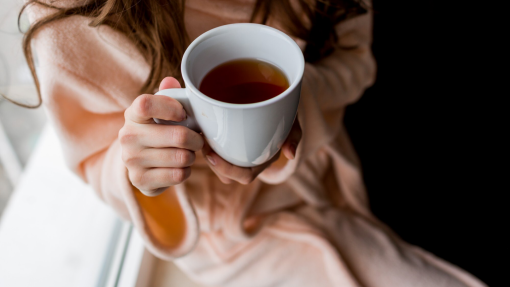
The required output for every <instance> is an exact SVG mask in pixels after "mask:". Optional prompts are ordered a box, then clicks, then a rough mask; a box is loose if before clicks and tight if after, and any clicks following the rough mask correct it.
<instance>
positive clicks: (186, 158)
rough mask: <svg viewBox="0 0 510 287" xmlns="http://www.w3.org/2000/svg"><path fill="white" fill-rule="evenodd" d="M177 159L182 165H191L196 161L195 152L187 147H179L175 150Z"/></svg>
mask: <svg viewBox="0 0 510 287" xmlns="http://www.w3.org/2000/svg"><path fill="white" fill-rule="evenodd" d="M175 161H176V162H178V163H180V164H182V165H190V164H192V163H193V162H194V161H195V153H193V152H190V151H189V150H185V149H178V150H177V151H176V152H175Z"/></svg>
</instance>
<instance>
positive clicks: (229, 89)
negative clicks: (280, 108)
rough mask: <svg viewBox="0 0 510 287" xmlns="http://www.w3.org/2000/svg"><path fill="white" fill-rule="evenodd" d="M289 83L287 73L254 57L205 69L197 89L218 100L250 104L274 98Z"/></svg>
mask: <svg viewBox="0 0 510 287" xmlns="http://www.w3.org/2000/svg"><path fill="white" fill-rule="evenodd" d="M288 87H289V81H288V80H287V77H286V76H285V74H284V73H283V72H282V71H281V70H280V69H279V68H277V67H276V66H274V65H272V64H270V63H268V62H263V61H260V60H255V59H237V60H233V61H228V62H225V63H223V64H221V65H219V66H217V67H215V68H214V69H212V70H211V71H210V72H209V73H207V75H206V76H205V77H204V79H203V80H202V83H201V84H200V91H201V92H202V93H204V94H205V95H206V96H208V97H210V98H213V99H215V100H218V101H222V102H226V103H232V104H251V103H258V102H263V101H266V100H269V99H271V98H274V97H276V96H278V95H279V94H281V93H282V92H283V91H285V90H286V89H287V88H288Z"/></svg>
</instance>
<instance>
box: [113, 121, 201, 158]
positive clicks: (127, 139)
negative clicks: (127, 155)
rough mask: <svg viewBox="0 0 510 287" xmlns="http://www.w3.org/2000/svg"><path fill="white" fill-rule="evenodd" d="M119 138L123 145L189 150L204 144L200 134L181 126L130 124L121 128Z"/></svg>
mask: <svg viewBox="0 0 510 287" xmlns="http://www.w3.org/2000/svg"><path fill="white" fill-rule="evenodd" d="M119 139H120V142H121V144H124V145H138V146H142V147H150V148H171V147H174V148H183V149H188V150H191V151H199V150H200V149H202V146H203V145H204V140H203V138H202V136H200V135H199V134H198V133H196V132H195V131H192V130H190V129H188V128H187V127H183V126H167V125H141V124H130V125H129V128H122V129H121V131H120V132H119Z"/></svg>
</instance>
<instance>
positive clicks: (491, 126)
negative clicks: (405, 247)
mask: <svg viewBox="0 0 510 287" xmlns="http://www.w3.org/2000/svg"><path fill="white" fill-rule="evenodd" d="M390 2H391V3H390ZM457 4H458V3H457ZM475 8H476V7H475ZM479 8H480V9H482V8H483V7H479ZM374 10H375V16H374V43H373V52H374V55H375V57H376V60H377V63H378V75H377V81H376V83H375V85H374V86H373V87H371V88H369V89H368V90H367V91H366V92H365V94H364V96H363V97H362V98H361V100H360V101H359V102H358V103H356V104H354V105H351V106H349V107H348V108H347V114H346V118H345V125H346V127H347V130H348V131H349V134H350V135H351V138H352V141H353V143H354V146H355V148H356V150H357V152H358V154H359V157H360V159H361V163H362V168H363V173H364V179H365V183H366V186H367V190H368V195H369V198H370V205H371V208H372V211H373V212H374V214H375V215H376V216H377V217H378V218H380V219H381V220H382V221H383V222H385V223H386V224H388V225H389V226H390V227H391V228H392V229H393V230H395V231H396V233H398V234H399V235H400V236H401V237H402V238H403V239H404V240H406V241H407V242H410V243H412V244H414V245H418V246H420V247H422V248H424V249H425V250H428V251H429V252H431V253H433V254H435V255H437V256H438V257H441V258H443V259H445V260H446V261H449V262H451V263H453V264H455V265H457V266H459V267H461V268H462V269H464V270H467V271H468V272H470V273H471V274H473V275H475V276H476V277H478V278H479V279H481V280H482V281H484V282H485V283H486V284H488V285H490V286H501V285H502V284H503V282H505V281H503V275H505V273H506V272H505V271H506V269H507V268H508V267H510V264H508V263H505V262H507V261H506V260H505V259H506V258H508V247H507V246H505V244H508V243H509V241H508V239H506V240H504V239H503V232H504V231H506V230H507V229H508V227H509V224H508V220H507V218H508V216H507V215H506V211H505V200H504V197H503V196H504V193H508V191H509V188H508V184H507V183H505V182H504V177H505V171H506V170H508V168H507V167H506V166H508V164H507V162H506V161H504V160H503V158H502V154H503V150H504V149H503V148H502V147H498V144H499V143H500V142H501V141H500V138H498V135H502V134H508V126H506V127H505V126H504V125H503V126H501V127H498V126H497V125H498V123H499V124H501V122H504V121H502V120H501V121H500V119H499V118H498V117H499V116H500V115H501V114H500V113H499V112H498V111H497V110H498V109H497V106H498V104H497V103H496V102H493V101H491V100H489V99H491V97H490V94H491V93H494V91H492V90H491V88H492V86H493V85H492V82H491V76H490V75H488V74H487V73H490V72H491V70H485V69H484V63H485V62H486V61H487V58H488V57H489V55H490V52H489V53H486V52H487V51H483V52H482V51H481V49H480V46H487V44H488V43H489V42H490V41H488V39H490V36H489V35H486V34H484V33H485V32H484V30H483V29H482V30H480V29H479V30H477V29H476V26H477V21H476V19H475V20H473V17H472V16H473V15H476V14H468V13H466V11H465V10H463V9H461V8H460V7H459V6H453V5H452V6H451V7H449V6H447V5H446V4H444V3H436V2H431V1H428V2H427V1H425V2H423V1H421V2H419V3H412V1H407V2H403V1H397V2H395V1H377V0H376V1H375V3H374ZM482 10H483V9H482ZM474 12H476V11H474ZM493 53H496V51H493ZM502 65H503V64H502ZM503 68H505V67H504V66H503ZM504 94H505V93H502V92H501V91H500V92H499V95H500V96H503V95H504ZM506 94H508V91H507V90H506ZM498 163H499V164H498ZM503 169H505V170H503ZM505 238H508V237H505ZM498 258H499V259H503V260H498ZM503 268H505V271H504V270H503ZM506 283H507V284H508V281H506Z"/></svg>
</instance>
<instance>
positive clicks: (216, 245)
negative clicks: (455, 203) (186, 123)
mask: <svg viewBox="0 0 510 287" xmlns="http://www.w3.org/2000/svg"><path fill="white" fill-rule="evenodd" d="M55 3H58V4H59V5H65V4H66V3H71V4H69V5H77V4H76V3H78V2H76V1H58V2H55ZM254 3H255V2H254V0H236V1H227V0H221V1H204V0H188V1H186V12H185V22H186V27H187V32H188V34H189V36H190V39H191V40H193V39H194V38H196V37H197V36H199V35H200V34H202V33H204V32H206V31H208V30H210V29H212V28H214V27H217V26H221V25H225V24H230V23H237V22H248V21H249V19H250V16H251V12H252V8H253V5H254ZM52 12H53V10H51V9H48V8H44V7H42V6H37V5H33V6H30V7H29V9H28V13H29V18H30V20H31V21H32V22H33V21H36V20H37V19H40V18H41V17H43V16H44V15H47V14H48V13H52ZM89 21H90V19H87V18H85V17H82V16H72V17H69V18H66V19H63V20H60V21H58V22H54V23H51V24H49V25H47V26H45V27H44V28H42V29H41V30H40V31H39V32H38V33H37V34H36V36H35V38H34V41H33V43H34V48H35V51H36V54H37V57H38V61H39V70H38V73H39V77H40V82H41V93H42V97H43V101H44V107H45V108H46V109H47V110H48V112H49V115H50V120H51V122H52V124H53V125H55V127H56V129H57V131H58V134H59V137H60V140H61V141H62V145H63V149H64V154H65V157H66V160H67V163H68V165H69V166H70V168H71V169H72V170H73V171H74V172H76V173H77V174H78V175H79V176H80V177H81V178H82V179H83V180H84V181H86V182H88V183H89V184H90V185H91V186H92V187H93V188H94V190H95V191H96V192H97V194H98V196H99V197H100V198H101V199H102V200H103V201H104V202H106V203H107V204H109V205H110V206H112V208H113V209H115V211H116V212H117V213H118V214H119V215H120V216H122V217H123V218H125V219H128V220H131V221H132V222H133V225H134V227H135V228H136V229H137V230H138V232H140V234H141V235H142V238H143V239H144V241H145V244H146V246H147V248H148V249H149V250H150V251H151V252H152V253H153V254H155V255H156V256H158V257H160V258H162V259H164V260H173V261H174V262H175V263H176V264H177V265H178V266H179V267H180V268H181V269H182V270H183V271H184V272H186V273H187V274H188V276H190V277H191V278H192V279H193V280H195V281H197V282H200V283H202V284H204V285H207V286H236V287H238V286H289V287H290V286H292V287H299V286H392V287H395V286H484V284H483V283H481V282H480V281H478V280H477V279H476V278H474V277H473V276H471V275H470V274H468V273H466V272H464V271H463V270H461V269H459V268H457V267H455V266H453V265H451V264H449V263H447V262H444V261H442V260H441V259H439V258H437V257H435V256H433V255H432V254H429V253H427V252H426V251H424V250H421V249H420V248H417V247H414V246H411V245H409V244H407V243H405V242H404V241H402V240H401V239H400V238H399V237H398V236H397V235H395V234H394V233H393V232H392V231H391V230H390V229H389V228H388V227H386V226H385V225H384V224H383V223H381V222H380V221H379V220H378V219H377V218H375V217H374V216H373V215H372V213H371V212H370V209H369V207H368V199H367V195H366V192H365V188H364V185H363V181H362V177H361V173H360V166H359V161H358V159H357V157H356V154H355V152H354V149H353V147H352V145H351V143H350V140H349V138H348V135H347V133H346V131H345V128H344V127H343V125H342V120H343V116H344V110H345V107H346V106H347V105H349V104H352V103H354V102H356V101H357V100H358V99H359V97H360V96H361V95H362V93H363V91H364V90H365V89H366V88H367V87H369V86H370V85H371V84H373V82H374V78H375V61H374V59H373V56H372V53H371V50H370V45H371V39H372V13H371V12H370V11H369V12H368V13H367V14H364V15H361V16H357V17H355V18H352V19H349V20H346V21H344V22H342V23H340V24H339V25H338V26H337V27H336V29H337V33H338V35H339V43H338V47H337V49H336V50H335V51H334V52H333V53H332V54H331V55H329V56H327V57H326V58H324V59H322V60H320V61H318V62H316V63H313V64H311V63H307V64H306V67H305V73H304V78H303V85H302V96H301V102H300V105H299V109H298V116H299V121H300V124H301V126H302V129H303V139H302V141H301V143H300V145H299V147H298V150H297V155H296V159H294V160H286V159H284V158H283V157H282V158H280V159H279V160H278V161H277V162H276V163H275V164H273V165H272V166H271V167H270V168H268V169H266V170H265V171H264V172H263V173H262V174H261V175H259V177H258V178H257V179H256V180H255V181H254V182H252V183H251V184H249V185H246V186H245V185H240V184H232V185H224V184H222V183H221V182H220V181H219V180H218V178H217V177H216V176H215V175H214V173H213V172H212V171H211V170H210V169H209V167H208V166H207V164H206V162H205V160H204V159H203V157H202V156H201V154H200V153H197V159H196V162H195V164H194V165H193V167H192V175H191V177H190V178H189V179H188V180H187V181H186V182H185V183H183V184H180V185H177V186H174V187H172V188H169V189H168V190H167V191H165V194H166V195H168V197H165V198H168V202H167V203H168V204H167V205H164V206H166V207H165V208H166V210H159V211H160V212H165V215H167V216H168V217H169V218H170V219H171V220H175V222H181V221H182V222H183V224H184V226H185V229H184V230H185V231H184V235H183V237H182V239H181V240H180V241H179V242H178V243H177V244H175V245H173V246H169V245H168V244H166V245H165V244H163V242H162V241H161V240H160V239H159V237H158V236H157V234H159V233H164V232H171V231H168V230H155V228H156V227H154V226H158V222H154V221H157V219H155V218H156V217H154V218H153V217H151V216H150V214H151V213H150V212H149V211H148V210H143V208H142V206H141V204H140V202H142V201H143V200H145V198H144V197H143V196H144V195H142V194H140V193H137V192H138V191H137V190H136V189H134V188H133V186H132V185H131V184H130V182H129V179H128V177H127V169H126V167H125V165H124V164H123V162H122V159H121V146H120V143H119V141H118V139H117V136H118V132H119V130H120V129H121V127H122V126H123V124H124V116H123V113H124V111H125V109H126V108H127V107H129V105H130V104H131V103H132V102H133V100H134V99H135V98H136V97H137V96H138V95H139V90H140V88H141V87H142V85H143V84H144V82H145V80H146V79H147V76H148V74H149V71H150V67H149V65H148V64H147V63H146V62H145V60H144V57H143V56H142V55H141V54H140V52H139V51H138V50H137V49H136V47H135V46H134V44H133V43H131V42H130V41H129V40H128V39H127V38H126V37H125V36H124V35H122V34H121V33H119V32H117V31H115V30H113V29H112V28H110V27H107V26H100V27H98V28H93V27H89V26H88V23H89ZM268 24H269V25H271V26H274V27H276V28H278V29H281V30H284V31H285V29H284V28H283V27H282V26H281V25H279V23H278V21H277V20H276V19H270V20H269V22H268ZM297 43H298V45H300V47H302V48H304V43H303V42H302V41H299V40H297ZM169 76H171V75H169ZM150 222H152V223H150ZM176 224H177V223H176Z"/></svg>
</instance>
